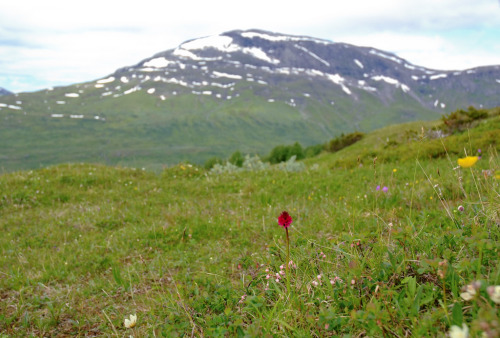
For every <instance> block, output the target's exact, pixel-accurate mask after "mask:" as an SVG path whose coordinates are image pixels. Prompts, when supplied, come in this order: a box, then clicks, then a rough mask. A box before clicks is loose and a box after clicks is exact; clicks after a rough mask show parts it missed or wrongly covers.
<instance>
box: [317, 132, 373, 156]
mask: <svg viewBox="0 0 500 338" xmlns="http://www.w3.org/2000/svg"><path fill="white" fill-rule="evenodd" d="M363 136H365V134H364V133H362V132H359V131H355V132H354V133H350V134H347V135H344V134H343V133H342V134H341V135H340V136H339V137H337V138H334V139H333V140H331V141H330V142H328V144H327V145H326V150H327V151H329V152H332V153H334V152H336V151H339V150H341V149H344V148H345V147H347V146H350V145H351V144H354V143H356V142H358V141H359V140H361V139H362V138H363Z"/></svg>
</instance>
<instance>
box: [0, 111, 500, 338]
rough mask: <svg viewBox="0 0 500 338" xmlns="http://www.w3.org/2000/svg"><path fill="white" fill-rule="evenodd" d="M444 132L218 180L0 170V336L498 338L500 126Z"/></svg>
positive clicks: (364, 143) (177, 171)
mask: <svg viewBox="0 0 500 338" xmlns="http://www.w3.org/2000/svg"><path fill="white" fill-rule="evenodd" d="M441 123H442V122H441V121H436V122H422V123H420V122H413V123H409V124H404V125H397V126H390V127H386V128H384V129H380V130H377V131H374V132H372V133H370V134H367V135H366V136H365V137H364V138H363V139H362V140H360V141H358V142H357V143H355V144H353V145H351V146H349V147H346V148H344V149H342V150H339V151H337V152H335V153H329V152H323V153H322V154H320V155H319V156H317V157H313V158H308V159H306V160H304V161H300V162H295V163H293V162H289V163H281V164H278V165H272V166H271V165H268V166H264V165H260V166H247V167H246V168H247V169H246V170H245V166H244V167H243V168H241V169H236V168H232V169H231V168H229V169H227V170H225V171H224V172H223V173H215V172H214V170H212V171H209V170H206V169H204V168H203V167H199V166H195V165H191V164H189V163H181V164H178V165H175V166H171V167H168V168H166V169H164V170H163V171H161V173H157V172H150V171H147V170H143V169H142V168H125V167H109V166H104V165H99V164H89V163H85V164H61V165H55V166H51V167H47V168H43V169H37V170H33V171H18V172H12V173H5V174H2V175H1V176H0V229H1V230H2V236H0V299H1V301H0V332H1V336H2V337H9V336H14V337H16V336H35V337H39V336H118V337H125V336H126V337H128V336H134V337H146V336H149V337H176V336H189V337H202V336H206V337H233V336H234V337H236V336H245V337H268V336H269V337H273V336H284V337H324V336H346V337H360V336H372V337H382V336H386V337H392V336H394V337H408V336H415V337H418V336H445V335H447V334H448V333H449V332H451V331H450V330H452V327H453V332H454V333H456V332H457V330H458V328H460V329H462V330H464V329H465V328H466V329H467V330H468V332H469V334H470V335H471V336H481V335H483V334H484V335H486V336H487V337H496V336H498V335H499V334H500V320H499V317H500V316H499V315H500V304H499V302H500V294H499V293H500V290H499V289H500V288H496V289H495V288H494V287H495V286H497V285H500V261H499V257H500V255H499V247H500V245H499V243H500V242H499V237H500V231H499V226H500V155H499V150H500V136H499V135H500V115H498V109H496V110H492V111H490V112H489V115H488V117H487V118H484V119H481V120H479V121H477V122H475V123H470V124H468V125H467V128H465V129H461V130H456V131H455V133H454V134H452V135H450V136H446V137H444V138H439V137H436V134H437V133H438V132H437V130H435V129H433V128H434V127H436V126H439V125H440V124H441ZM466 155H469V156H480V157H481V158H480V159H479V160H478V161H477V163H475V164H474V165H473V166H471V167H469V168H463V167H460V166H458V164H457V160H458V159H459V158H464V157H465V156H466ZM255 161H257V162H259V161H258V160H255ZM285 210H286V211H288V212H289V214H290V215H291V217H292V219H293V223H292V225H291V226H290V228H289V235H290V236H289V239H290V241H289V248H290V260H291V261H293V263H290V265H289V267H290V268H289V269H286V264H287V262H286V255H287V240H286V234H285V230H284V229H283V228H282V227H281V226H279V225H278V216H279V215H280V213H281V212H282V211H285ZM497 290H498V291H497ZM130 315H136V316H137V321H136V323H135V325H130V323H128V322H127V326H133V327H126V325H125V323H124V320H125V318H127V319H129V318H130V317H129V316H130Z"/></svg>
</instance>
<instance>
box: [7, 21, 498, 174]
mask: <svg viewBox="0 0 500 338" xmlns="http://www.w3.org/2000/svg"><path fill="white" fill-rule="evenodd" d="M470 105H473V106H476V107H494V106H497V105H500V66H491V67H480V68H474V69H468V70H457V71H439V70H432V69H427V68H424V67H420V66H417V65H413V64H411V63H410V62H408V61H406V60H404V59H401V58H399V57H397V56H396V55H394V54H391V53H387V52H384V51H381V50H378V49H375V48H371V47H358V46H353V45H349V44H345V43H334V42H331V41H326V40H320V39H315V38H312V37H305V36H291V35H285V34H277V33H272V32H266V31H261V30H247V31H230V32H226V33H222V34H220V35H216V36H209V37H203V38H199V39H194V40H190V41H187V42H184V43H182V44H181V45H179V46H178V47H177V48H174V49H170V50H166V51H164V52H161V53H158V54H156V55H154V56H152V57H150V58H147V59H145V60H142V61H140V62H139V63H137V64H136V65H133V66H129V67H123V68H121V69H118V70H117V71H116V72H114V73H113V74H109V75H108V76H105V77H103V78H101V79H97V80H95V81H90V82H86V83H80V84H75V85H71V86H67V87H57V88H50V89H47V90H42V91H39V92H35V93H21V94H16V95H10V96H6V97H2V99H0V109H1V110H0V118H1V119H2V121H3V124H2V125H1V126H0V143H1V144H3V145H6V146H5V147H2V148H3V150H2V152H1V153H0V160H1V163H2V164H1V166H2V167H3V169H4V170H7V171H10V170H17V169H23V168H26V169H27V168H36V167H40V166H45V165H49V164H55V163H61V162H101V163H105V164H112V165H116V164H119V165H127V166H137V167H147V168H149V169H158V168H161V167H162V166H165V165H171V164H175V163H178V162H180V161H191V162H195V163H202V162H204V161H205V160H206V159H208V158H210V157H212V156H221V157H226V156H228V155H229V154H231V153H232V152H234V151H235V150H240V151H242V152H244V153H261V154H262V153H267V152H268V151H269V150H270V149H271V148H272V147H274V146H276V145H278V144H289V143H292V142H295V141H298V142H300V143H301V144H303V145H306V146H307V145H312V144H318V143H323V142H325V141H327V140H329V139H331V138H333V137H335V136H337V135H339V134H340V133H342V132H350V131H354V130H360V131H369V130H373V129H376V128H379V127H383V126H386V125H389V124H394V123H401V122H406V121H415V120H433V119H436V118H438V117H439V116H441V115H442V114H443V113H447V112H450V111H453V110H455V109H457V108H460V107H467V106H470Z"/></svg>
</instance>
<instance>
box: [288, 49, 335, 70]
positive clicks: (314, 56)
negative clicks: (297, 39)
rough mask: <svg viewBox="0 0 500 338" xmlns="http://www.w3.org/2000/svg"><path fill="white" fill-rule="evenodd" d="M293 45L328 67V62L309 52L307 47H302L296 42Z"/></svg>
mask: <svg viewBox="0 0 500 338" xmlns="http://www.w3.org/2000/svg"><path fill="white" fill-rule="evenodd" d="M294 46H295V48H298V49H300V50H301V51H303V52H306V53H307V54H309V55H310V56H312V57H313V58H315V59H316V60H318V61H319V62H321V63H323V64H324V65H325V66H327V67H330V62H328V61H325V60H323V59H322V58H320V57H319V56H318V55H316V54H314V53H313V52H311V51H310V50H309V49H307V48H305V47H302V46H300V45H298V44H295V45H294Z"/></svg>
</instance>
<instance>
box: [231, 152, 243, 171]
mask: <svg viewBox="0 0 500 338" xmlns="http://www.w3.org/2000/svg"><path fill="white" fill-rule="evenodd" d="M228 161H229V163H231V164H234V165H235V166H237V167H240V168H241V167H242V166H243V162H244V161H245V158H244V157H243V155H242V154H241V153H240V152H239V151H238V150H237V151H235V152H234V153H233V154H232V155H231V157H230V158H229V160H228Z"/></svg>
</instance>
